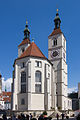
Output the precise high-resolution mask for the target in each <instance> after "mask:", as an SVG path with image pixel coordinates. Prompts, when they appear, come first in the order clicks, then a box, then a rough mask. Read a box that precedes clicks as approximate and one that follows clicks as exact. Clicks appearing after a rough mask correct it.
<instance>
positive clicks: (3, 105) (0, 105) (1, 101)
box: [0, 74, 11, 110]
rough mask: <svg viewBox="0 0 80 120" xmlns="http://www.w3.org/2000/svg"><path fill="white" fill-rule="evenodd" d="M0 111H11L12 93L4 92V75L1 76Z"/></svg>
mask: <svg viewBox="0 0 80 120" xmlns="http://www.w3.org/2000/svg"><path fill="white" fill-rule="evenodd" d="M0 109H1V110H3V109H4V110H10V109H11V92H7V90H5V91H2V75H1V74H0Z"/></svg>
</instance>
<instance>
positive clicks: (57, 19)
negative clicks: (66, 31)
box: [54, 9, 61, 29]
mask: <svg viewBox="0 0 80 120" xmlns="http://www.w3.org/2000/svg"><path fill="white" fill-rule="evenodd" d="M56 11H57V13H56V17H55V18H54V24H55V28H54V29H58V28H60V23H61V20H60V18H59V13H58V9H57V10H56Z"/></svg>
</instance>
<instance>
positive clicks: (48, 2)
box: [0, 0, 80, 91]
mask: <svg viewBox="0 0 80 120" xmlns="http://www.w3.org/2000/svg"><path fill="white" fill-rule="evenodd" d="M57 8H58V9H59V16H60V19H61V30H62V32H63V33H64V35H65V37H66V40H67V64H68V87H69V90H72V91H74V90H77V86H78V82H80V53H79V51H80V1H79V0H77V1H76V0H2V1H0V72H1V74H2V76H3V84H7V83H8V84H7V86H9V85H10V83H11V81H12V71H13V63H14V60H15V59H16V58H17V56H18V45H19V44H20V43H21V41H22V40H23V38H24V34H23V31H24V28H25V24H26V19H27V21H28V25H29V29H30V33H31V34H30V39H31V41H32V38H34V42H35V43H36V44H37V46H38V47H39V48H40V49H41V51H42V52H43V54H44V55H45V56H46V57H48V36H49V35H50V33H51V32H52V31H53V29H54V21H53V20H54V17H55V15H56V9H57ZM7 81H8V82H7ZM3 86H4V85H3ZM8 88H9V87H8Z"/></svg>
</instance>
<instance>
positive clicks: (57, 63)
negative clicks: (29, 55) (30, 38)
mask: <svg viewBox="0 0 80 120" xmlns="http://www.w3.org/2000/svg"><path fill="white" fill-rule="evenodd" d="M54 24H55V28H54V30H53V32H52V33H51V34H50V35H49V37H48V39H49V40H48V59H49V60H50V61H51V62H52V64H53V67H54V68H55V85H56V94H55V97H56V107H57V108H58V109H62V110H65V109H66V108H67V103H68V98H67V64H66V39H65V36H64V34H63V33H62V31H61V29H60V24H61V20H60V18H59V13H58V10H57V13H56V17H55V19H54ZM65 101H66V102H65Z"/></svg>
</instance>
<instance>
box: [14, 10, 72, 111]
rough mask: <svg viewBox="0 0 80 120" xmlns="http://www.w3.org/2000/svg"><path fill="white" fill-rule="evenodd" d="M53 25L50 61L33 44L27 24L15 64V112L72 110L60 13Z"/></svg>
mask: <svg viewBox="0 0 80 120" xmlns="http://www.w3.org/2000/svg"><path fill="white" fill-rule="evenodd" d="M54 23H55V28H54V30H53V32H52V33H51V34H50V35H49V37H48V38H49V40H48V58H46V57H45V55H44V54H43V53H42V52H41V50H40V49H39V48H38V46H37V45H36V44H35V43H34V42H31V41H30V31H29V29H28V24H26V27H25V29H24V39H23V41H22V42H21V43H20V45H19V46H18V58H17V59H16V60H15V62H14V71H13V83H12V110H18V111H31V110H33V111H35V110H38V111H41V110H52V109H61V110H68V109H72V101H71V99H69V98H68V97H67V63H66V39H65V37H64V34H63V33H62V31H61V29H60V23H61V20H60V18H59V14H58V12H57V14H56V17H55V19H54Z"/></svg>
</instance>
